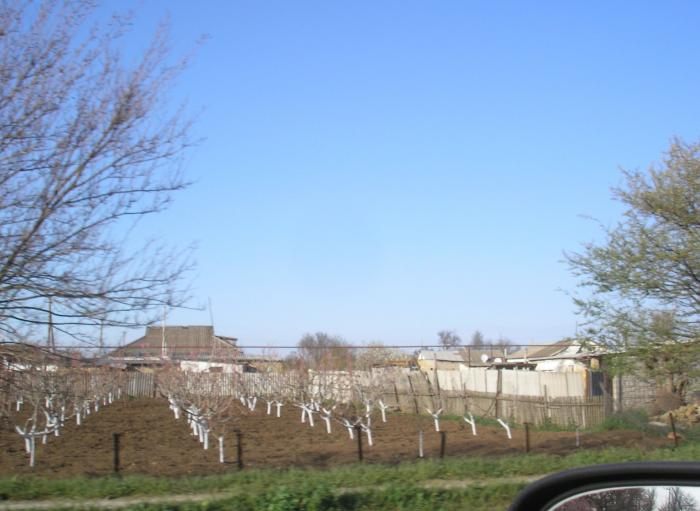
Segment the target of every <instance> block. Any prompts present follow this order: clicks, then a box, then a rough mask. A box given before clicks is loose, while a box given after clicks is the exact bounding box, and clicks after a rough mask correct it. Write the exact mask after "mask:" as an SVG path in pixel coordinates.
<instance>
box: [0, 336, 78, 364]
mask: <svg viewBox="0 0 700 511" xmlns="http://www.w3.org/2000/svg"><path fill="white" fill-rule="evenodd" d="M76 365H82V359H81V358H80V357H78V356H71V355H69V354H64V353H62V352H57V351H56V352H54V351H51V350H49V349H48V348H47V347H45V346H38V345H36V344H31V343H27V342H3V343H0V368H1V369H8V370H11V371H26V370H29V369H42V370H45V371H56V370H58V369H59V368H61V367H71V366H76Z"/></svg>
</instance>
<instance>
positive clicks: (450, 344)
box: [437, 330, 462, 349]
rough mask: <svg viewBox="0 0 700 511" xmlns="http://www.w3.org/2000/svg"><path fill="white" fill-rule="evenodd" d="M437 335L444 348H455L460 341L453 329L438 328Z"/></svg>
mask: <svg viewBox="0 0 700 511" xmlns="http://www.w3.org/2000/svg"><path fill="white" fill-rule="evenodd" d="M437 335H438V341H439V342H440V344H441V345H442V347H443V348H444V349H450V348H455V347H457V346H459V345H460V343H461V342H462V339H461V338H460V337H459V335H457V334H456V333H455V331H454V330H440V331H439V332H438V334H437Z"/></svg>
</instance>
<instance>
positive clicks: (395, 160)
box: [102, 1, 700, 346]
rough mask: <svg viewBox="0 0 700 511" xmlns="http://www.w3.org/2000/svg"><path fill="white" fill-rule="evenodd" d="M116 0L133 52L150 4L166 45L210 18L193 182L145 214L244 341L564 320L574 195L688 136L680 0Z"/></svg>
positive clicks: (187, 78) (558, 332)
mask: <svg viewBox="0 0 700 511" xmlns="http://www.w3.org/2000/svg"><path fill="white" fill-rule="evenodd" d="M127 5H129V4H128V3H126V2H112V3H107V4H106V5H104V6H103V7H102V11H104V12H105V13H106V12H108V11H110V10H115V9H123V8H124V6H127ZM131 5H133V6H134V8H135V11H136V22H135V25H134V33H133V34H132V35H133V37H132V39H131V44H133V46H132V47H130V49H136V48H138V47H139V46H140V45H142V43H143V41H145V40H146V39H147V38H148V34H149V33H150V31H151V30H152V28H153V27H154V26H155V25H156V24H157V22H158V21H159V20H160V19H162V18H163V17H164V16H165V15H166V14H169V16H170V18H171V25H172V35H173V47H174V48H173V49H174V52H175V54H178V53H183V52H186V51H188V50H189V49H191V48H192V47H194V46H195V41H196V40H197V38H198V37H199V36H201V35H202V34H208V36H209V39H208V41H207V42H206V43H205V44H204V45H203V46H201V47H200V48H199V49H198V50H197V52H196V56H195V59H194V61H193V63H192V65H191V66H190V67H189V69H188V70H187V71H186V72H185V74H184V75H183V77H182V79H181V80H180V83H179V84H178V86H177V88H176V89H175V90H173V91H172V94H171V96H172V100H173V102H178V101H180V100H182V99H186V100H187V101H188V103H189V105H190V106H191V111H193V112H199V111H200V109H201V114H200V115H199V116H198V121H197V124H196V127H195V134H196V135H197V136H201V137H204V139H205V140H204V141H203V142H202V143H201V144H200V145H199V146H198V147H197V148H196V149H195V150H194V151H192V152H191V153H190V154H189V156H188V162H187V174H188V176H189V177H190V178H191V179H194V180H195V181H196V184H195V185H194V186H192V187H191V188H190V189H188V190H186V191H185V192H183V193H181V194H179V195H178V196H177V197H176V201H175V203H174V205H173V207H172V209H170V210H169V211H168V212H166V213H165V214H162V215H160V216H158V217H153V218H151V219H149V220H148V221H147V222H144V224H143V225H142V226H141V231H143V233H144V235H145V234H146V233H153V232H155V233H158V234H159V235H161V237H162V238H163V239H164V240H167V241H168V242H170V243H173V244H176V245H185V244H188V243H190V242H192V241H196V242H198V244H199V249H198V252H197V260H198V270H197V274H196V277H195V279H194V285H195V289H194V292H195V297H196V300H195V303H199V304H202V305H206V303H207V301H208V299H209V298H210V299H211V302H212V304H213V313H214V321H215V327H216V330H217V331H218V332H220V333H222V334H224V335H232V336H237V337H239V339H240V342H241V343H242V344H245V345H260V346H264V345H269V344H294V343H296V341H297V340H298V339H299V338H300V337H301V335H302V334H304V333H305V332H313V331H319V330H321V331H327V332H329V333H332V334H338V335H342V336H343V337H345V338H346V339H348V340H349V341H351V342H353V343H362V342H367V341H383V342H385V343H390V344H401V343H403V344H421V343H431V342H434V341H435V339H436V332H437V331H438V330H441V329H454V330H456V331H457V332H458V333H459V334H461V335H462V337H463V339H464V340H465V341H466V340H468V338H469V337H470V335H471V333H472V332H473V331H474V330H476V329H480V330H481V331H482V332H483V333H484V334H485V335H486V337H488V338H497V337H499V336H504V337H508V338H510V339H511V340H513V341H514V342H517V343H527V342H533V343H540V342H552V341H555V340H558V339H560V338H562V337H564V336H567V335H572V334H574V332H575V329H576V324H577V321H580V318H578V317H577V316H576V315H575V314H574V307H573V305H572V303H571V300H570V298H569V297H568V296H567V295H566V293H564V292H563V291H562V290H566V291H573V290H574V288H575V281H574V280H573V278H572V277H571V276H570V274H569V272H568V269H567V267H566V266H565V265H564V264H563V263H562V262H561V260H562V257H563V255H562V254H563V251H564V250H576V249H577V248H578V247H580V245H581V243H582V242H585V241H589V240H593V239H597V238H599V237H600V230H599V228H598V227H597V225H596V224H595V223H593V222H591V221H590V220H586V219H585V218H583V216H582V215H590V216H593V217H596V218H598V219H600V220H601V221H602V222H603V223H604V224H610V223H613V222H615V220H616V219H617V218H618V217H619V213H620V208H619V205H617V204H615V203H614V202H612V201H611V194H610V187H611V186H615V185H617V184H619V183H620V182H621V175H620V172H619V168H620V167H624V168H629V169H634V168H646V167H647V166H648V165H649V164H650V163H652V162H654V161H658V160H659V158H660V157H661V154H662V152H663V150H664V149H665V148H666V147H667V146H668V143H669V140H670V138H671V137H673V136H674V135H679V136H681V137H684V138H686V139H689V140H692V139H695V138H697V137H698V135H700V129H699V127H698V122H697V120H698V119H699V118H700V115H698V114H700V104H699V101H698V93H697V91H698V90H699V85H700V67H698V66H697V56H698V55H699V54H700V38H699V37H698V35H697V26H698V22H699V21H700V5H698V4H696V3H694V2H663V3H661V2H654V3H652V2H636V3H634V7H633V8H630V5H631V4H629V5H625V4H624V3H622V2H619V3H613V2H578V3H574V2H479V3H477V2H456V1H455V2H410V1H401V2H377V1H367V2H362V1H354V2H328V1H324V2H321V1H318V2H303V1H298V2H289V1H279V2H274V1H267V2H260V1H249V2H241V1H230V2H229V1H217V2H215V1H209V2H184V1H180V2H175V1H168V2H165V1H142V2H138V3H133V4H131ZM168 321H169V323H172V324H187V323H189V324H206V323H209V312H208V311H206V310H204V311H173V312H171V314H170V317H169V320H168ZM136 335H137V334H136V333H132V334H129V338H134V337H136Z"/></svg>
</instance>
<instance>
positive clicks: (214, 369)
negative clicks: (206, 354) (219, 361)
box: [209, 366, 224, 373]
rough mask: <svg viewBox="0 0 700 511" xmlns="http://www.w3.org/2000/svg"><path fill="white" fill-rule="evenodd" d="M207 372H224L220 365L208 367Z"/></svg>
mask: <svg viewBox="0 0 700 511" xmlns="http://www.w3.org/2000/svg"><path fill="white" fill-rule="evenodd" d="M209 372H210V373H223V372H224V368H223V367H221V366H215V367H210V368H209Z"/></svg>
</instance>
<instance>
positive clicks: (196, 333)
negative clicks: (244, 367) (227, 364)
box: [109, 325, 240, 360]
mask: <svg viewBox="0 0 700 511" xmlns="http://www.w3.org/2000/svg"><path fill="white" fill-rule="evenodd" d="M163 333H165V353H166V355H167V356H168V357H169V358H171V359H174V360H209V359H211V358H219V357H226V356H228V357H231V356H239V355H240V350H239V349H238V348H237V347H236V339H235V338H234V337H222V336H217V335H215V334H214V327H212V326H209V325H191V326H190V325H188V326H166V327H165V328H163V327H159V326H149V327H147V328H146V334H145V335H144V336H143V337H141V338H140V339H137V340H135V341H134V342H132V343H129V344H127V345H126V346H123V347H121V348H117V349H116V350H114V351H113V352H112V353H110V354H109V356H110V357H117V358H119V357H152V356H161V354H162V353H161V350H162V346H163Z"/></svg>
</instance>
